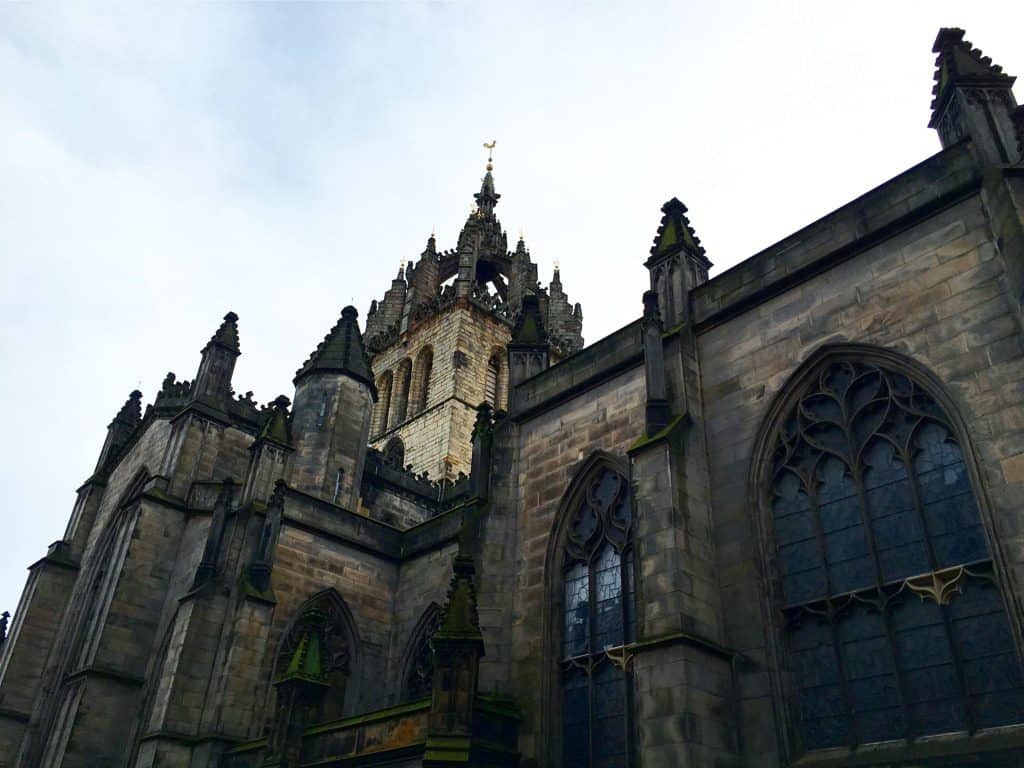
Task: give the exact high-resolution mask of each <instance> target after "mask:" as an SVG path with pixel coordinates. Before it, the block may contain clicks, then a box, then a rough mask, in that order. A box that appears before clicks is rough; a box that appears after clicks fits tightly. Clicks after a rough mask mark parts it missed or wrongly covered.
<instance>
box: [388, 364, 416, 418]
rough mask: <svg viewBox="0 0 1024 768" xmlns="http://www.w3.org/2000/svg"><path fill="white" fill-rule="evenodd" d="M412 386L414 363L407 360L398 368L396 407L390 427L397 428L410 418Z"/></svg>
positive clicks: (393, 410)
mask: <svg viewBox="0 0 1024 768" xmlns="http://www.w3.org/2000/svg"><path fill="white" fill-rule="evenodd" d="M411 384H412V361H411V360H409V358H406V359H405V360H403V361H402V362H401V364H400V365H399V366H398V373H397V375H396V376H395V384H394V387H395V394H394V405H393V407H392V409H391V410H392V413H391V420H390V426H392V427H397V426H398V425H399V424H401V423H402V422H403V421H405V419H406V417H407V416H408V411H409V388H410V385H411Z"/></svg>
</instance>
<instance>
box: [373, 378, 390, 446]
mask: <svg viewBox="0 0 1024 768" xmlns="http://www.w3.org/2000/svg"><path fill="white" fill-rule="evenodd" d="M390 410H391V371H386V372H384V373H383V374H381V376H380V377H379V378H378V379H377V410H376V411H375V412H374V414H373V428H372V430H371V432H372V433H373V434H374V435H379V434H380V433H381V432H384V431H385V430H386V429H387V428H388V415H389V411H390Z"/></svg>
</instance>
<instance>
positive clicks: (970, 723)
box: [905, 422, 977, 733]
mask: <svg viewBox="0 0 1024 768" xmlns="http://www.w3.org/2000/svg"><path fill="white" fill-rule="evenodd" d="M917 426H920V422H919V423H918V424H917V425H916V426H915V429H914V430H912V431H911V433H910V434H911V436H910V438H908V440H907V451H906V454H905V456H906V459H908V461H907V462H906V466H907V477H909V478H910V492H911V495H912V496H913V499H914V509H916V510H917V513H918V515H919V516H920V518H921V523H922V525H923V526H924V533H925V539H926V541H927V542H928V556H929V558H930V560H931V564H932V574H934V573H935V572H936V570H937V568H938V562H937V560H936V559H935V553H934V551H933V549H932V541H931V531H930V530H929V529H928V522H927V519H926V516H925V513H924V504H922V503H921V490H920V488H919V487H918V479H917V468H916V467H915V466H914V463H913V461H909V459H912V457H911V456H910V440H912V439H913V435H914V432H916V427H917ZM943 426H945V425H943ZM947 429H948V427H947ZM972 490H973V489H972ZM936 602H938V601H936ZM939 612H940V613H941V614H942V624H943V626H944V627H945V630H946V640H947V642H949V653H950V655H951V656H952V657H953V669H954V671H955V672H956V679H957V683H958V684H959V685H960V697H961V699H962V700H963V703H964V712H965V713H966V714H967V731H968V732H969V733H974V731H975V730H976V729H977V726H976V725H975V722H976V720H977V718H976V717H975V714H974V708H973V706H972V705H971V698H970V696H968V695H967V680H966V679H965V678H964V663H963V659H962V658H961V657H960V650H959V649H958V648H957V646H956V640H955V638H954V637H953V622H952V620H951V619H950V617H949V611H948V609H947V608H946V606H944V605H942V603H939Z"/></svg>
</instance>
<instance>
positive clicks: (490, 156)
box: [484, 139, 498, 171]
mask: <svg viewBox="0 0 1024 768" xmlns="http://www.w3.org/2000/svg"><path fill="white" fill-rule="evenodd" d="M497 144H498V140H497V139H491V140H490V141H489V142H487V141H485V142H484V149H486V150H487V170H488V171H493V170H494V147H495V146H497Z"/></svg>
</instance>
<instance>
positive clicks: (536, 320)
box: [512, 293, 548, 345]
mask: <svg viewBox="0 0 1024 768" xmlns="http://www.w3.org/2000/svg"><path fill="white" fill-rule="evenodd" d="M547 341H548V333H547V330H546V329H545V328H544V319H543V318H542V317H541V314H540V301H539V300H538V298H537V294H535V293H528V294H526V295H525V296H523V304H522V307H521V308H520V310H519V315H518V316H517V317H516V324H515V326H513V328H512V343H513V344H537V345H542V344H546V343H547Z"/></svg>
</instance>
